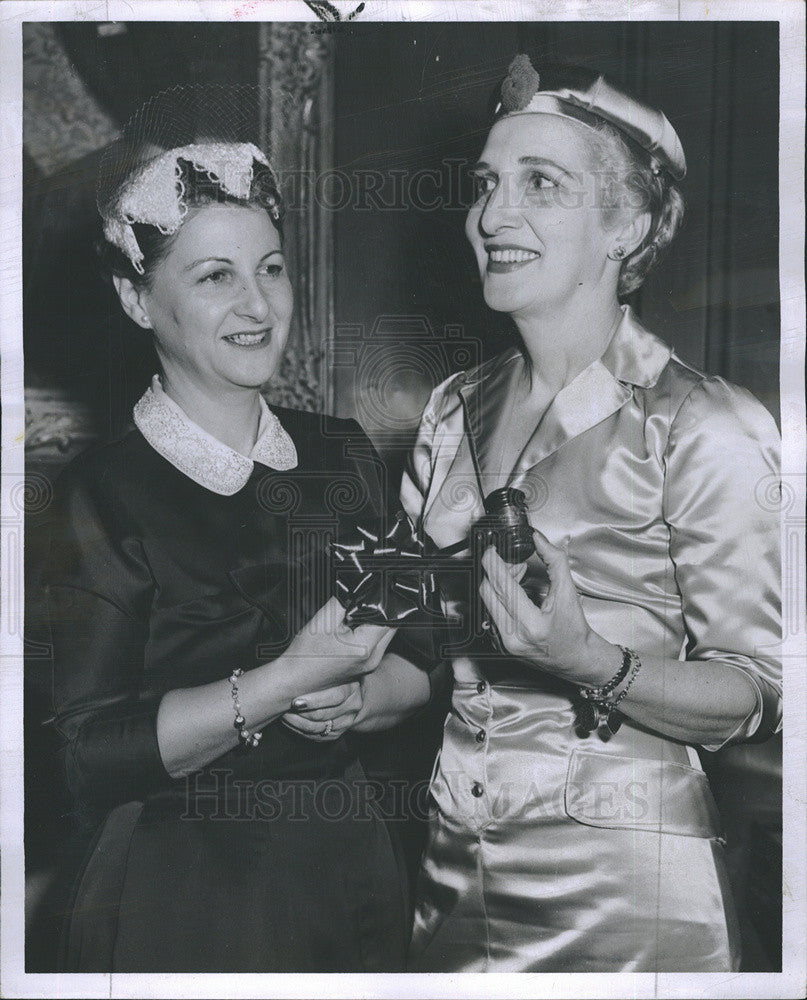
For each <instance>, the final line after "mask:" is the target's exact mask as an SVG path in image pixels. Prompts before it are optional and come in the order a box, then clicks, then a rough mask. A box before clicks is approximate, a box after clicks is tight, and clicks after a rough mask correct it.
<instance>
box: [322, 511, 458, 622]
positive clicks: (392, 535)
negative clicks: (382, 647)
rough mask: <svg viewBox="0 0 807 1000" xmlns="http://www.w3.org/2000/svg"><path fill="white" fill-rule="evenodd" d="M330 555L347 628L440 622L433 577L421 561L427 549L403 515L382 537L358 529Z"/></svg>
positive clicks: (333, 546)
mask: <svg viewBox="0 0 807 1000" xmlns="http://www.w3.org/2000/svg"><path fill="white" fill-rule="evenodd" d="M330 551H331V553H332V555H333V566H334V571H335V577H336V579H335V585H334V592H335V594H336V597H337V599H338V600H339V602H340V604H341V605H342V607H343V608H345V612H346V613H345V624H346V625H349V626H350V627H351V628H356V627H357V626H359V625H367V624H373V625H389V626H391V627H393V628H395V627H398V626H400V625H401V624H403V623H404V622H412V623H413V624H414V621H417V622H419V623H421V624H422V623H423V622H424V621H427V620H428V621H433V622H441V621H442V620H443V609H442V605H441V603H440V590H439V587H438V585H437V579H436V575H435V573H434V569H433V567H432V566H431V565H430V564H429V563H428V562H426V561H425V559H424V557H425V556H426V554H427V546H426V544H425V543H424V541H423V539H422V538H420V536H419V535H418V533H417V532H416V531H415V527H414V525H413V524H412V521H411V520H410V518H409V515H408V514H407V513H406V511H403V510H401V511H398V513H397V514H396V518H395V523H394V524H393V525H392V527H391V528H390V529H389V531H387V533H386V534H385V535H383V536H382V535H381V532H380V531H378V530H372V529H369V528H366V527H365V526H364V525H357V526H356V528H355V529H354V530H353V532H352V533H351V535H350V536H349V537H348V538H347V539H344V538H343V539H341V540H340V541H338V542H331V545H330Z"/></svg>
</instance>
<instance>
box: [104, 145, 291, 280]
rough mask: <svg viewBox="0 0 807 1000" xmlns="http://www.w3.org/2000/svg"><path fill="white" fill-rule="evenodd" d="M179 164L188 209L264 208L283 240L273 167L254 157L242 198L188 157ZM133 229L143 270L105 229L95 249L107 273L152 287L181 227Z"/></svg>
mask: <svg viewBox="0 0 807 1000" xmlns="http://www.w3.org/2000/svg"><path fill="white" fill-rule="evenodd" d="M179 166H180V171H181V174H180V177H179V178H178V180H177V183H178V184H182V186H183V194H182V201H183V202H184V204H185V205H186V206H187V208H188V210H189V211H190V210H192V209H194V208H202V207H203V206H205V205H240V206H242V207H244V208H249V207H256V208H262V209H264V210H265V211H266V213H267V215H268V216H269V218H270V219H271V221H272V224H273V225H274V227H275V229H277V231H278V234H279V235H280V239H281V241H282V240H283V201H282V198H281V196H280V192H279V191H278V190H277V187H276V186H275V180H274V176H273V174H272V172H271V170H269V169H268V168H267V167H266V166H264V164H262V163H258V162H257V161H253V164H252V168H253V170H252V184H251V185H250V189H249V195H248V196H247V197H246V198H243V199H242V198H235V197H233V196H232V195H230V194H227V193H226V192H225V191H224V190H223V189H222V187H221V186H220V185H219V184H218V183H217V182H216V181H215V180H211V178H210V177H209V176H208V174H207V173H206V172H205V171H204V170H197V169H196V168H195V167H194V166H193V164H192V163H189V162H188V161H187V160H182V159H180V160H179ZM275 216H277V218H276V217H275ZM99 228H100V226H99ZM132 232H133V233H134V235H135V239H136V240H137V245H138V246H139V247H140V250H141V252H142V254H143V273H142V274H139V273H138V272H137V271H136V270H135V268H134V265H133V264H132V262H131V261H130V260H129V258H128V257H127V256H126V254H125V253H123V251H122V250H121V249H120V248H119V247H117V246H115V245H114V244H113V243H110V242H109V240H107V239H106V237H105V236H104V235H103V231H101V232H100V234H99V236H98V238H97V239H96V252H97V254H98V257H99V259H100V261H101V266H102V268H103V270H104V272H105V274H106V275H108V276H110V277H111V276H115V277H119V278H128V279H129V281H131V283H132V284H133V285H134V286H135V287H136V288H149V287H150V286H151V282H152V280H153V278H154V272H155V270H156V268H157V267H158V265H159V264H160V263H161V262H162V261H163V260H165V258H166V256H167V255H168V252H169V250H170V249H171V247H172V246H173V244H174V241H175V240H176V238H177V236H178V235H179V231H177V232H176V233H163V232H161V231H160V230H159V229H158V228H157V227H156V226H150V225H147V224H146V223H140V222H135V223H133V224H132Z"/></svg>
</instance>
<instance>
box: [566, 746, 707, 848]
mask: <svg viewBox="0 0 807 1000" xmlns="http://www.w3.org/2000/svg"><path fill="white" fill-rule="evenodd" d="M564 805H565V809H566V813H567V815H569V816H570V817H571V818H572V819H574V820H576V821H577V822H578V823H583V824H585V825H586V826H596V827H602V828H604V829H611V830H618V829H630V830H647V831H650V832H654V833H672V834H677V835H678V836H681V837H704V838H713V837H720V836H721V830H720V817H719V814H718V812H717V806H716V805H715V803H714V799H713V798H712V793H711V791H710V789H709V782H708V780H707V778H706V775H705V774H704V773H703V771H699V770H697V769H696V768H694V767H689V766H688V765H686V764H678V763H673V762H671V761H663V760H653V759H648V758H635V757H621V756H618V755H616V754H611V753H607V754H606V753H594V752H591V751H586V750H580V749H576V750H574V751H573V752H572V757H571V760H570V762H569V771H568V774H567V777H566V788H565V794H564Z"/></svg>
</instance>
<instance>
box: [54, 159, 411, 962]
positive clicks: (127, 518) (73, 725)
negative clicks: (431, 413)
mask: <svg viewBox="0 0 807 1000" xmlns="http://www.w3.org/2000/svg"><path fill="white" fill-rule="evenodd" d="M149 152H150V156H149V158H148V159H147V160H145V161H143V160H141V161H140V163H139V164H138V165H137V166H136V167H134V168H133V169H130V170H129V171H128V172H127V174H126V176H125V178H124V180H123V181H122V182H121V183H119V184H118V185H117V188H116V190H115V192H114V194H113V196H112V197H110V198H107V199H106V200H105V201H104V203H103V205H102V209H101V211H102V216H103V219H104V232H105V246H104V255H105V258H106V261H107V263H108V264H109V266H110V269H111V271H112V275H113V281H114V284H115V287H116V290H117V292H118V295H119V298H120V301H121V304H122V306H123V308H124V310H125V311H126V313H127V314H128V315H129V317H130V318H131V319H132V320H133V321H134V322H135V323H136V324H137V325H138V326H140V327H142V328H143V329H144V330H149V331H151V333H152V336H153V339H154V344H155V347H156V350H157V354H158V357H159V360H160V365H161V374H160V375H159V376H155V377H154V380H153V381H152V384H151V386H150V388H148V389H147V390H146V392H145V393H144V395H143V396H142V398H141V399H140V401H139V402H138V403H137V405H136V406H135V409H134V423H135V427H134V429H132V430H130V431H129V432H128V433H126V434H125V435H124V436H123V437H122V438H121V439H120V440H117V441H114V442H113V443H111V444H107V445H104V446H102V447H99V448H97V449H95V450H93V451H91V452H88V453H85V454H83V455H81V456H80V457H79V458H78V459H76V460H75V461H74V462H73V463H71V464H70V466H68V468H67V469H66V470H65V472H64V473H63V474H62V476H61V479H60V482H59V485H58V490H57V494H58V498H57V504H56V508H55V509H56V515H55V521H54V524H53V544H52V550H51V556H50V560H49V565H48V573H47V575H48V592H49V608H50V618H51V628H52V641H53V649H54V700H55V708H56V718H57V725H58V727H59V729H60V731H61V733H62V734H63V735H64V738H65V740H66V766H67V773H68V778H69V782H70V785H71V788H72V790H73V792H74V794H75V796H76V799H77V803H78V806H79V809H80V810H81V811H83V812H84V814H85V816H87V817H96V818H97V819H98V820H99V821H100V823H99V829H98V833H97V835H96V838H95V841H94V843H93V845H92V848H91V850H90V852H89V855H88V859H87V861H86V864H85V866H84V869H83V871H82V873H81V876H80V878H79V880H78V883H77V886H76V890H75V895H74V899H73V904H72V908H71V912H70V914H69V920H68V923H67V927H66V932H65V935H64V947H63V955H62V967H63V969H64V970H65V971H99V972H112V971H115V972H119V971H122V972H127V971H128V972H134V971H142V972H169V971H180V972H208V971H209V972H225V971H235V972H269V971H283V972H301V971H313V972H337V971H342V972H343V971H388V970H394V969H396V968H398V969H399V968H401V967H402V965H403V956H404V950H405V945H406V931H407V928H406V918H405V900H404V893H403V889H402V879H401V877H400V874H399V866H398V864H397V862H396V856H395V853H394V851H393V847H392V844H391V842H390V839H389V836H388V832H387V830H386V828H385V826H384V824H383V822H382V821H381V819H380V818H379V817H377V816H376V814H375V813H374V811H373V809H372V806H371V804H370V803H368V802H367V801H365V798H363V792H362V789H363V785H362V780H363V774H362V770H361V767H360V765H359V763H358V761H357V759H356V756H355V754H354V752H353V751H352V749H351V746H350V744H349V743H348V741H347V740H346V739H345V738H343V734H344V732H345V730H346V729H347V728H348V726H349V725H350V724H351V723H353V722H354V721H355V718H356V714H357V711H358V709H359V707H360V704H361V699H360V697H359V691H358V687H359V683H358V682H359V679H360V678H361V677H363V676H367V675H368V674H369V673H370V672H372V671H374V670H375V669H376V668H378V677H379V683H381V684H382V685H383V683H384V672H385V670H389V669H390V668H389V666H388V664H389V663H390V662H391V663H392V665H393V667H394V670H395V676H396V678H397V680H396V683H400V682H401V677H403V678H404V680H403V682H404V683H411V684H412V685H413V687H414V688H415V689H417V690H418V691H421V692H422V694H421V695H419V696H416V697H415V698H414V701H416V702H417V701H424V700H425V698H426V697H427V696H428V680H427V679H426V677H425V675H423V674H421V673H420V672H419V671H417V670H415V668H414V667H410V666H409V665H408V664H405V663H404V662H403V661H400V660H398V659H397V658H394V657H393V658H390V656H389V655H388V656H387V658H386V660H385V661H384V664H382V666H381V667H379V666H378V665H379V662H380V661H381V659H382V656H384V653H385V650H386V646H387V644H388V642H389V640H390V638H391V637H392V635H393V634H394V632H393V630H392V629H388V628H383V627H381V626H375V625H373V626H371V625H365V626H362V627H359V628H356V629H355V630H351V629H349V628H348V627H346V626H345V625H344V624H343V616H344V612H343V609H342V608H341V606H340V605H339V604H338V602H337V601H336V600H335V599H334V598H330V599H329V597H328V577H327V573H323V572H322V570H323V566H324V561H323V551H324V547H325V542H326V540H327V539H328V538H329V537H332V536H334V535H338V533H339V532H340V531H341V530H344V529H346V528H348V527H349V526H350V525H351V524H353V523H354V522H356V521H358V520H362V519H366V518H369V517H377V516H378V515H379V514H380V513H381V510H382V506H383V505H382V502H381V489H380V487H379V481H378V468H377V460H376V459H375V457H374V453H373V451H372V448H371V446H370V445H369V442H368V440H367V438H366V437H365V435H364V434H363V433H362V431H361V430H360V428H359V426H358V424H356V423H355V422H353V421H345V420H336V419H330V418H323V417H321V416H318V415H314V414H309V413H302V412H295V411H291V410H286V409H279V408H275V407H272V408H269V407H268V406H267V404H266V403H265V401H264V400H263V398H262V396H261V394H260V389H261V387H262V386H263V385H264V384H265V383H266V382H267V381H268V380H269V379H270V378H271V377H272V375H273V373H274V372H275V371H276V370H277V368H278V365H279V363H280V361H281V358H282V355H283V351H284V346H285V342H286V337H287V334H288V329H289V322H290V318H291V313H292V292H291V285H290V282H289V279H288V276H287V274H286V269H285V264H284V258H283V244H282V232H281V214H280V199H279V195H278V192H277V190H276V186H275V181H274V177H273V175H272V172H271V169H270V167H269V165H268V163H267V161H266V159H265V158H264V156H263V154H262V153H261V152H260V151H259V150H258V149H257V148H255V147H254V146H251V145H248V144H240V143H239V144H236V143H210V142H206V143H201V144H195V145H191V146H184V147H182V148H173V149H169V150H163V151H160V150H156V151H155V150H154V149H153V148H152V149H151V150H150V151H149ZM306 623H308V624H307V625H306ZM401 671H403V673H401ZM301 696H302V697H301ZM328 706H330V707H331V712H330V713H329V719H328V721H326V722H319V723H318V722H316V721H312V722H311V727H312V728H313V729H317V730H318V732H319V736H318V738H316V739H314V740H311V739H304V738H302V737H301V736H300V735H298V734H297V733H295V732H293V731H292V730H291V729H290V728H289V727H288V726H285V725H283V718H282V717H283V715H284V713H287V712H290V711H291V709H292V707H295V708H297V709H298V710H299V709H308V710H309V711H311V710H314V714H313V715H312V716H309V718H310V719H313V720H316V710H317V709H321V708H323V707H328ZM334 706H337V707H336V709H335V710H334ZM331 716H332V717H331Z"/></svg>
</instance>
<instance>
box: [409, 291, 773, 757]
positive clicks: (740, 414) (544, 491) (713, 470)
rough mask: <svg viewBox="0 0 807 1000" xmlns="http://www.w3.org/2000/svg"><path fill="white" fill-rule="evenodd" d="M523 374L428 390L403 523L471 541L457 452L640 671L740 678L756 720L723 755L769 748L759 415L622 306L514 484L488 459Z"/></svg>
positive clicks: (768, 541)
mask: <svg viewBox="0 0 807 1000" xmlns="http://www.w3.org/2000/svg"><path fill="white" fill-rule="evenodd" d="M524 364H525V362H524V359H523V357H522V355H521V353H520V352H519V351H518V350H516V349H514V350H512V351H510V352H507V353H505V354H502V355H500V356H499V357H497V358H495V359H493V360H492V361H490V362H488V363H486V364H484V365H482V366H480V367H478V368H476V369H473V370H471V371H469V372H465V373H459V374H457V375H455V376H452V377H451V378H449V379H448V380H446V381H445V382H443V383H442V384H441V385H439V386H438V387H437V388H436V389H435V390H434V392H433V394H432V396H431V399H430V400H429V403H428V404H427V407H426V409H425V411H424V414H423V417H422V422H421V426H420V430H419V434H418V438H417V441H416V444H415V447H414V450H413V452H412V455H411V459H410V462H409V466H408V469H407V471H406V473H405V475H404V478H403V483H402V490H401V499H402V502H403V505H404V507H405V508H406V510H407V511H408V513H409V514H410V516H411V517H412V518H413V520H415V521H416V522H417V523H419V524H421V525H422V526H423V528H424V529H425V531H426V532H427V533H428V534H429V535H430V536H431V537H432V538H433V539H434V541H435V542H436V543H437V544H438V545H439V546H441V547H442V546H447V545H450V544H452V543H455V542H457V541H459V540H460V539H461V538H462V537H463V536H465V535H466V534H467V533H468V530H469V527H470V525H471V524H472V523H473V522H474V521H475V520H476V519H477V518H478V517H479V516H480V515H481V514H482V512H483V507H482V497H481V494H480V490H479V486H478V484H477V479H476V475H475V473H474V470H473V466H472V463H471V457H470V451H469V446H468V435H471V436H472V437H473V439H474V442H475V446H476V449H477V453H478V457H479V462H480V466H481V473H482V480H483V483H482V485H483V487H484V489H485V492H489V490H490V489H494V488H496V487H498V486H501V485H504V484H505V483H509V484H511V485H515V486H518V487H520V488H521V489H523V490H524V491H525V493H526V494H527V502H528V508H529V519H530V521H531V523H532V524H533V526H535V527H537V528H540V530H541V531H542V532H543V533H544V534H545V535H546V536H547V538H548V539H549V541H550V542H551V543H552V544H553V545H557V546H562V547H564V548H565V549H566V551H567V552H568V556H569V563H570V567H571V572H572V577H573V579H574V582H575V585H576V587H577V590H578V592H579V594H580V597H581V601H582V604H583V608H584V611H585V614H586V617H587V619H588V622H589V624H590V625H591V627H592V628H593V629H594V630H596V631H597V632H598V633H600V634H601V635H602V636H603V637H604V638H606V639H607V640H608V641H609V642H613V643H618V644H622V645H628V646H632V647H634V648H636V649H637V650H638V652H639V653H640V655H641V653H642V652H643V651H644V652H646V653H648V654H651V653H652V654H655V655H662V656H665V657H667V658H673V659H678V658H680V659H687V660H696V661H700V662H701V663H702V664H703V667H704V669H705V670H707V669H708V668H709V664H710V663H712V662H717V661H721V662H723V663H725V664H728V665H730V666H731V667H733V668H734V669H736V670H739V671H741V672H742V673H744V674H745V675H746V676H747V677H748V678H749V679H750V680H751V681H752V683H753V686H754V690H755V692H756V706H755V708H754V710H753V711H752V712H751V713H750V715H749V716H748V717H747V718H746V719H744V720H743V721H742V722H741V723H740V724H739V725H738V726H737V728H736V730H735V732H734V733H733V734H732V735H731V737H730V738H729V740H727V741H725V742H733V741H740V740H744V739H748V738H751V737H755V738H758V739H763V738H765V737H767V736H768V735H770V734H771V733H773V732H775V731H777V730H778V729H779V728H780V726H781V664H780V659H779V656H780V643H781V624H780V583H781V579H780V576H781V570H780V526H779V516H778V506H777V504H776V503H775V502H773V501H774V500H775V494H776V491H777V490H778V488H779V436H778V432H777V429H776V426H775V424H774V421H773V419H772V418H771V416H770V415H769V414H768V412H767V411H766V410H765V409H764V407H763V406H762V405H761V404H760V403H759V402H758V401H757V400H756V399H755V398H754V397H753V396H752V395H751V394H750V393H749V392H747V391H746V390H744V389H742V388H739V387H737V386H734V385H731V384H729V383H727V382H725V381H724V380H723V379H721V378H718V377H707V376H705V375H703V374H701V373H700V372H698V371H696V370H695V369H693V368H691V367H690V366H689V365H687V364H685V363H684V362H683V361H681V360H680V359H679V358H677V357H676V356H675V354H674V353H673V352H672V350H671V349H670V348H669V347H668V346H667V345H666V344H664V343H663V342H662V341H661V340H659V339H658V338H657V337H655V336H654V335H653V334H651V333H650V332H648V331H647V330H646V329H645V328H644V327H643V326H642V325H641V323H640V322H639V321H638V319H637V318H636V316H635V315H634V313H633V312H632V311H631V309H630V307H627V306H625V307H623V316H622V319H621V320H620V322H619V324H618V326H617V329H616V331H615V334H614V336H613V337H612V340H611V342H610V344H609V346H608V348H607V350H606V351H605V353H604V354H603V356H602V357H601V358H600V359H598V360H597V361H595V362H594V363H593V364H591V365H590V366H589V367H588V368H586V369H585V370H584V371H583V372H581V373H580V374H579V375H578V376H577V377H576V378H575V379H574V380H573V381H572V382H571V383H570V384H569V385H567V386H566V387H565V388H563V389H562V390H561V391H560V392H559V393H558V394H557V396H556V397H555V398H554V400H553V401H552V403H551V404H550V406H549V408H548V409H547V411H546V412H545V414H544V416H543V418H542V419H541V421H540V423H539V424H538V426H537V427H536V429H535V431H534V433H533V434H532V436H531V437H530V438H529V441H528V442H527V444H526V446H525V447H524V449H523V451H522V453H521V456H520V458H519V459H518V462H517V464H516V466H515V468H514V469H513V470H501V469H499V468H498V467H497V455H498V453H497V449H496V444H495V442H496V440H497V435H498V434H499V433H500V432H501V430H502V424H503V421H504V420H505V419H506V413H507V401H508V396H509V394H510V391H511V386H514V385H515V383H516V380H517V378H518V377H519V376H520V375H521V374H522V372H523V366H524ZM454 672H455V678H456V679H457V680H458V682H462V681H464V680H467V681H469V682H473V680H474V678H475V677H476V673H477V672H478V666H474V665H473V664H472V663H471V661H470V660H469V659H467V658H462V657H461V658H459V659H458V660H455V662H454ZM466 674H467V675H468V676H467V677H466V676H465V675H466ZM637 740H638V744H637ZM671 742H672V741H668V740H667V739H666V738H664V737H661V736H659V735H658V734H655V733H650V732H649V731H642V732H640V727H638V726H637V727H634V726H632V725H631V724H630V723H628V724H626V725H625V726H623V727H622V730H620V732H619V733H618V734H617V736H616V737H615V738H614V740H613V741H612V743H611V744H609V749H610V750H612V751H613V752H616V753H618V752H619V747H620V746H622V749H623V751H624V750H625V748H631V750H630V752H631V756H632V755H633V754H634V753H636V752H637V745H641V748H640V749H639V750H638V755H639V756H643V757H650V758H654V757H662V758H664V757H667V758H668V759H669V756H670V754H669V750H668V749H667V750H665V749H664V747H663V746H662V744H668V743H671ZM720 745H721V744H720V743H718V742H715V743H712V744H709V745H708V746H707V749H710V750H715V749H718V748H719V746H720ZM679 756H680V760H681V762H682V763H686V762H687V756H686V755H680V754H673V759H678V757H679ZM689 760H690V761H692V754H690V755H689Z"/></svg>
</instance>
